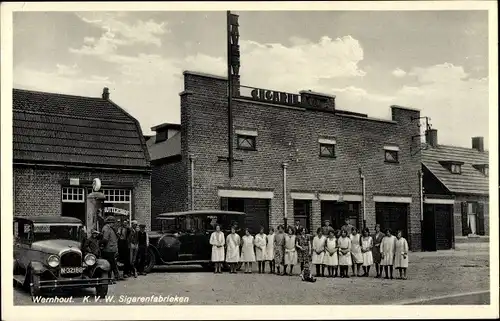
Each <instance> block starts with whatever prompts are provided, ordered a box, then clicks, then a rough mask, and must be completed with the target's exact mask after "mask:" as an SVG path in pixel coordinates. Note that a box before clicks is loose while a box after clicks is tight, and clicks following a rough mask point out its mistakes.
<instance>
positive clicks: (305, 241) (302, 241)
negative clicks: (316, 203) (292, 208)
mask: <svg viewBox="0 0 500 321" xmlns="http://www.w3.org/2000/svg"><path fill="white" fill-rule="evenodd" d="M298 233H299V235H298V236H297V241H296V243H297V257H298V260H297V261H298V262H299V263H300V271H303V270H304V266H305V265H309V253H310V252H311V245H310V242H309V237H308V236H307V234H306V233H307V230H306V229H305V228H300V231H299V232H298Z"/></svg>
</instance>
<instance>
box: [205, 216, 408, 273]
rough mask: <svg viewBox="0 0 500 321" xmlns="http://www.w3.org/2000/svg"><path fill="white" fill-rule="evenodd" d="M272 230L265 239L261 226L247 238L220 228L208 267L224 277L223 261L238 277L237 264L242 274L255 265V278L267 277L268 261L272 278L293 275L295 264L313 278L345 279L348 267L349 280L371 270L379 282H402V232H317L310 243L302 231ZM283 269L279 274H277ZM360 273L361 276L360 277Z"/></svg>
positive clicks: (212, 239)
mask: <svg viewBox="0 0 500 321" xmlns="http://www.w3.org/2000/svg"><path fill="white" fill-rule="evenodd" d="M277 230H278V231H277V233H275V231H274V228H271V229H270V233H269V234H268V235H266V234H265V233H264V228H263V227H261V228H260V231H259V233H258V234H256V235H255V236H253V235H251V234H250V231H249V230H248V229H245V235H243V236H242V237H240V236H239V235H238V234H237V233H236V229H235V228H234V227H233V228H231V233H230V234H229V235H227V237H224V233H223V232H222V231H221V230H220V227H219V226H217V227H216V231H215V232H214V233H212V235H211V237H210V244H211V245H212V262H213V263H214V265H215V273H222V265H223V263H224V262H226V263H227V264H228V265H229V266H230V273H236V271H237V267H238V265H239V263H242V264H243V266H244V273H252V263H254V262H257V265H258V271H259V272H258V273H265V266H266V262H267V263H268V264H269V268H270V273H275V274H278V275H292V274H293V268H294V266H295V265H297V264H300V269H301V271H303V270H304V268H305V267H307V268H309V266H310V264H313V265H315V267H316V276H317V277H319V276H322V277H324V276H325V269H327V272H328V274H327V277H342V278H348V277H349V266H350V267H351V269H352V276H359V277H368V276H369V273H370V267H371V266H372V265H375V269H376V272H377V275H376V277H377V278H381V277H382V275H383V272H385V278H386V279H389V278H390V279H393V269H394V268H396V269H397V270H399V278H400V279H406V278H407V277H406V269H407V268H408V242H407V241H406V239H405V238H404V237H402V233H401V231H397V233H396V236H394V235H392V231H391V230H390V229H386V231H385V234H384V233H382V232H381V230H380V225H378V224H377V225H376V227H375V234H374V235H373V237H372V236H371V235H370V231H369V230H368V229H367V228H365V229H364V230H363V235H360V234H359V233H358V231H357V229H356V228H352V231H350V232H349V231H347V229H341V230H339V231H334V230H329V231H328V235H323V232H322V229H321V228H318V230H317V232H316V235H315V236H314V238H313V239H312V242H311V241H310V237H309V236H308V235H307V231H306V229H304V228H302V229H300V231H297V232H296V231H294V229H293V228H292V227H289V228H288V229H287V233H285V232H284V228H283V226H281V225H280V226H278V229H277ZM281 267H283V271H282V272H281ZM361 268H363V274H361V273H360V271H361Z"/></svg>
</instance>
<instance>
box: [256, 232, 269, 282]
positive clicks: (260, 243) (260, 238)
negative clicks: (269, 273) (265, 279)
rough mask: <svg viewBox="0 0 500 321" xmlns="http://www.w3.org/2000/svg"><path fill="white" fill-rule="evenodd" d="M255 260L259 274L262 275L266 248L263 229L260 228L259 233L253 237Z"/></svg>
mask: <svg viewBox="0 0 500 321" xmlns="http://www.w3.org/2000/svg"><path fill="white" fill-rule="evenodd" d="M254 244H255V259H256V260H257V265H258V267H259V274H261V273H264V268H265V266H264V263H265V259H266V257H265V253H266V246H267V236H266V234H264V227H263V226H261V227H260V231H259V233H258V234H257V235H255V241H254Z"/></svg>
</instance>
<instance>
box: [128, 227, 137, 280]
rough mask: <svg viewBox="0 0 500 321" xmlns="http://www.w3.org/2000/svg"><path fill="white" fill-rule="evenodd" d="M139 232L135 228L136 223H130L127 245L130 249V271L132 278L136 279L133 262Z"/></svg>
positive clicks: (135, 256)
mask: <svg viewBox="0 0 500 321" xmlns="http://www.w3.org/2000/svg"><path fill="white" fill-rule="evenodd" d="M138 232H139V227H138V226H137V221H136V220H133V221H132V227H131V229H130V232H129V235H128V244H129V248H130V269H131V273H132V274H133V275H134V278H136V277H137V269H136V268H135V261H136V258H137V251H138V249H139V245H138V240H137V233H138Z"/></svg>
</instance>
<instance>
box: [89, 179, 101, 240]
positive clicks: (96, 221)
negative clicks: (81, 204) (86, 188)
mask: <svg viewBox="0 0 500 321" xmlns="http://www.w3.org/2000/svg"><path fill="white" fill-rule="evenodd" d="M100 189H101V180H100V179H99V178H94V180H93V182H92V193H90V194H88V195H87V220H86V224H85V226H86V228H87V234H88V235H89V236H90V233H91V231H92V229H96V230H98V231H101V229H102V226H103V225H104V200H105V199H106V196H104V194H103V193H101V192H99V190H100Z"/></svg>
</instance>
